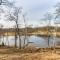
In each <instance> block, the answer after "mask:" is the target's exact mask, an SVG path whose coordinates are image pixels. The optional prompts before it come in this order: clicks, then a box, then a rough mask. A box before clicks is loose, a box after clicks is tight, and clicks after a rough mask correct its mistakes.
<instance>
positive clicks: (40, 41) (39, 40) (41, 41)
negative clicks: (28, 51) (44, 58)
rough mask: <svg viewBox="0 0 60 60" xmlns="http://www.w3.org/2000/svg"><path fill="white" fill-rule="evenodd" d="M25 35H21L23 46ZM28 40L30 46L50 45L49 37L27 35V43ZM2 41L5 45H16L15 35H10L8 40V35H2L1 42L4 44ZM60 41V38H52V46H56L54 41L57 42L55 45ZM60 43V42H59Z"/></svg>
mask: <svg viewBox="0 0 60 60" xmlns="http://www.w3.org/2000/svg"><path fill="white" fill-rule="evenodd" d="M24 38H25V37H24V36H21V42H22V46H23V43H24ZM27 41H28V42H29V46H35V47H40V48H42V47H48V38H47V37H39V36H27V37H26V42H25V43H26V44H27ZM2 42H4V44H5V45H9V46H14V45H15V37H14V36H9V37H8V40H7V37H6V36H5V37H4V39H3V37H2V36H1V37H0V44H2ZM59 42H60V38H50V42H49V44H50V46H54V45H53V43H55V45H57V44H58V43H59ZM59 44H60V43H59ZM17 46H19V40H17Z"/></svg>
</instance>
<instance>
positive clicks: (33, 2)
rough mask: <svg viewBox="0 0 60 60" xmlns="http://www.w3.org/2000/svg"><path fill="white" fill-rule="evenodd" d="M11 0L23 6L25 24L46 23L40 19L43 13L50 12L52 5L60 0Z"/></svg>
mask: <svg viewBox="0 0 60 60" xmlns="http://www.w3.org/2000/svg"><path fill="white" fill-rule="evenodd" d="M10 1H12V0H10ZM13 1H15V5H16V6H18V7H23V11H24V13H26V23H27V25H34V26H42V25H46V22H45V23H43V21H42V20H41V19H42V18H43V16H44V14H45V13H46V12H48V11H51V12H52V11H53V9H54V5H56V4H57V3H58V2H60V0H13ZM1 22H2V21H1ZM1 22H0V23H1ZM4 23H5V22H4ZM7 24H10V25H11V22H9V23H8V22H7ZM7 24H6V26H7ZM12 24H14V23H12Z"/></svg>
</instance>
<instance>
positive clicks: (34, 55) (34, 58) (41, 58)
mask: <svg viewBox="0 0 60 60" xmlns="http://www.w3.org/2000/svg"><path fill="white" fill-rule="evenodd" d="M0 60H60V48H56V49H55V50H54V49H53V48H34V47H27V48H25V49H16V48H0Z"/></svg>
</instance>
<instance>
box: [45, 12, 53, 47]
mask: <svg viewBox="0 0 60 60" xmlns="http://www.w3.org/2000/svg"><path fill="white" fill-rule="evenodd" d="M44 16H45V18H44V20H47V21H48V24H47V30H48V33H47V35H48V47H49V46H50V45H49V41H50V37H51V31H50V30H51V29H50V25H51V19H52V15H51V14H50V12H48V13H46V14H45V15H44Z"/></svg>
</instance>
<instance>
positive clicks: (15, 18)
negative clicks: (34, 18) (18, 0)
mask: <svg viewBox="0 0 60 60" xmlns="http://www.w3.org/2000/svg"><path fill="white" fill-rule="evenodd" d="M21 9H22V8H18V7H14V12H13V13H10V14H9V16H8V19H9V20H10V21H14V22H15V23H16V27H15V47H17V38H18V36H19V42H20V48H21V39H20V34H19V24H18V20H19V14H20V13H21Z"/></svg>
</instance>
